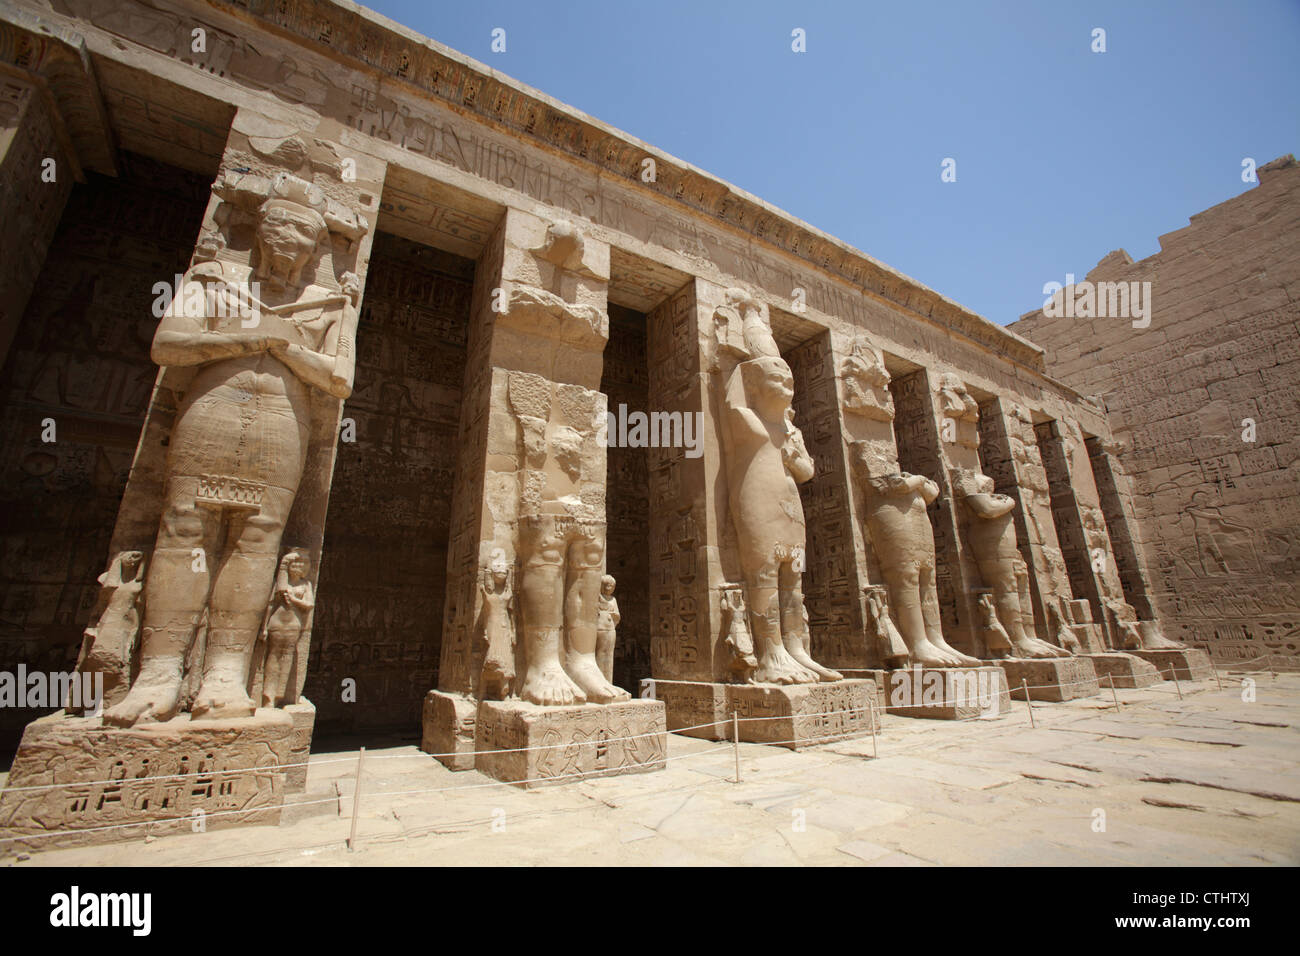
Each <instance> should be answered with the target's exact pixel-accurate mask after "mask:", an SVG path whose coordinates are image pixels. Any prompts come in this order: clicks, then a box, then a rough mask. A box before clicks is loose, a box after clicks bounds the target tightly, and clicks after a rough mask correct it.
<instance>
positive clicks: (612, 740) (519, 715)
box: [474, 700, 668, 787]
mask: <svg viewBox="0 0 1300 956" xmlns="http://www.w3.org/2000/svg"><path fill="white" fill-rule="evenodd" d="M667 747H668V743H667V726H666V717H665V712H664V705H663V704H662V703H661V702H659V701H653V700H627V701H621V702H617V703H611V704H603V705H601V704H576V705H572V706H568V707H557V706H548V707H540V706H538V705H536V704H530V703H528V702H526V701H494V700H487V701H483V702H482V703H481V704H479V709H478V718H477V737H476V753H475V758H474V766H475V769H477V770H479V771H481V772H483V773H485V774H487V775H488V776H490V777H494V778H496V779H497V780H501V781H503V782H505V783H517V784H520V785H523V786H528V787H534V786H542V785H546V784H563V783H573V782H575V781H577V780H580V779H583V778H585V777H589V776H590V777H602V776H607V775H610V774H619V773H640V772H645V771H651V770H662V769H663V767H664V757H665V756H666V755H667V752H668V751H667ZM494 751H505V752H494Z"/></svg>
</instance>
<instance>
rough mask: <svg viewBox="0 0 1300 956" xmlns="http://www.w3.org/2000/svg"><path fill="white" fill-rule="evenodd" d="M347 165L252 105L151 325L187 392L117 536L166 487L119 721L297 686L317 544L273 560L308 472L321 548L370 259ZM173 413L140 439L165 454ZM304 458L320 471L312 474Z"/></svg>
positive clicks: (277, 701) (283, 700)
mask: <svg viewBox="0 0 1300 956" xmlns="http://www.w3.org/2000/svg"><path fill="white" fill-rule="evenodd" d="M356 162H357V160H356V159H355V158H353V159H352V160H351V163H352V168H353V169H355V165H356ZM343 168H344V167H343V161H342V159H341V158H340V156H339V154H338V150H337V147H334V146H332V145H330V144H327V143H324V142H322V141H319V140H312V139H309V138H305V137H303V136H302V135H299V134H296V133H294V132H293V131H292V130H288V131H286V130H284V128H283V127H279V126H277V125H276V124H272V123H269V122H267V121H265V120H261V119H259V118H256V117H252V116H250V115H247V114H241V118H240V119H239V120H237V122H236V126H235V129H233V130H232V133H231V139H230V143H229V144H228V148H227V152H226V155H225V158H224V160H223V164H222V168H221V172H220V173H219V175H218V177H217V180H216V182H215V183H214V185H213V187H212V200H211V203H210V204H209V208H208V214H207V216H206V218H205V221H204V229H203V233H202V235H201V237H200V240H199V243H198V246H197V248H196V251H195V254H194V258H193V262H192V265H191V266H190V268H189V269H188V270H187V271H186V273H185V274H184V276H183V277H181V280H180V283H179V286H178V288H176V289H175V290H174V291H173V292H172V296H171V300H170V302H169V303H167V305H166V309H165V311H164V312H163V314H162V321H161V322H160V323H159V325H158V328H157V332H156V333H155V335H154V340H153V353H152V354H153V358H154V360H155V361H156V362H157V363H158V364H159V365H162V366H164V374H163V375H162V377H161V378H160V389H159V392H160V394H179V395H180V396H181V397H180V400H179V402H178V404H177V406H176V408H175V412H174V418H173V419H172V422H171V427H170V432H169V433H168V434H167V438H166V442H165V444H166V457H165V462H162V463H160V464H159V465H156V466H155V465H151V463H150V459H149V457H148V455H147V454H146V453H145V452H144V451H142V453H141V464H140V467H139V471H140V472H141V474H142V475H148V474H149V472H150V469H151V467H156V468H157V472H156V473H157V475H158V478H157V485H155V486H152V487H153V488H156V489H157V490H156V491H155V490H151V487H150V486H148V485H147V484H146V485H140V486H139V487H137V488H136V489H134V490H133V489H132V488H131V487H128V491H127V495H126V497H125V498H124V501H123V507H122V514H121V515H120V516H119V522H118V528H119V532H118V535H116V536H115V537H121V536H123V535H124V534H139V531H136V530H135V529H138V528H142V527H147V526H148V525H147V522H148V520H149V517H150V516H149V514H148V511H147V510H145V506H144V502H145V501H147V500H148V499H149V497H150V496H151V495H154V496H156V497H153V501H154V502H156V504H155V505H154V507H156V508H157V509H158V511H157V512H155V513H154V515H153V521H154V527H155V528H156V529H157V530H156V538H155V540H154V542H153V549H152V552H151V553H150V558H149V561H148V573H147V577H146V578H145V583H144V588H143V592H142V594H141V595H140V598H139V602H140V604H141V605H142V606H143V611H142V616H143V622H142V630H141V637H140V647H139V658H138V661H137V662H136V664H135V667H136V670H137V671H138V673H137V674H136V676H135V677H134V679H133V682H132V684H131V687H130V690H129V692H128V693H127V694H126V696H125V697H124V698H123V699H121V700H119V701H117V702H116V703H114V704H113V705H112V706H111V707H109V708H108V709H107V710H106V711H105V714H104V720H105V723H107V724H109V725H112V726H119V727H128V726H131V725H133V724H135V723H137V722H141V721H144V722H148V721H162V720H168V719H170V718H171V717H173V716H174V715H176V714H177V713H178V712H180V711H184V710H189V711H191V712H192V714H193V715H194V716H195V717H196V718H199V717H204V718H209V719H228V718H235V717H246V716H251V715H252V713H253V711H254V709H255V707H256V706H257V705H256V703H255V701H254V697H255V696H257V697H260V698H261V703H263V704H270V705H285V704H291V703H294V702H295V701H296V700H297V699H298V695H299V693H300V692H301V686H302V680H303V678H304V677H305V662H306V656H307V645H308V644H309V641H310V620H311V607H312V605H313V603H314V597H313V594H312V590H313V587H314V585H313V582H312V580H311V579H310V578H309V577H308V575H309V573H311V570H312V566H313V564H315V563H316V562H314V561H313V560H312V554H311V551H312V550H313V547H305V548H295V549H294V550H292V551H290V552H289V553H288V554H285V555H284V557H283V566H282V568H281V573H280V575H279V578H280V580H279V581H277V566H279V565H281V547H280V543H281V538H282V536H283V535H284V533H285V529H286V527H287V526H289V525H290V519H291V515H292V514H294V509H295V501H296V499H297V497H298V491H299V485H300V483H303V482H304V481H307V483H308V484H309V485H310V487H311V489H312V493H311V496H310V499H311V500H310V502H309V507H308V508H305V509H302V511H300V513H299V514H298V521H297V526H298V527H299V530H300V531H301V532H302V533H304V535H305V536H309V537H311V538H312V544H313V546H314V547H315V548H318V547H319V540H320V533H321V528H320V525H319V522H320V521H321V520H323V506H324V500H323V499H324V490H323V489H327V488H328V481H329V466H330V463H331V462H332V455H333V432H334V430H335V428H336V427H337V415H338V408H339V401H340V400H341V399H343V398H345V397H346V396H347V395H349V394H350V392H351V388H352V378H353V370H354V366H355V337H356V325H357V318H358V314H357V305H358V300H359V297H360V291H361V281H360V277H359V276H358V275H357V274H356V273H355V272H354V271H351V270H352V269H356V268H364V266H363V265H362V264H359V263H358V256H359V249H358V241H359V240H361V239H362V237H363V236H365V234H366V233H367V232H368V231H369V223H368V221H367V219H366V218H365V216H364V215H362V212H361V208H363V205H362V204H360V203H358V201H357V200H358V197H359V190H360V188H361V187H359V186H358V185H357V184H356V182H355V177H354V176H353V177H351V178H346V177H345V176H344V175H343ZM367 198H368V199H369V201H370V203H372V204H373V202H374V200H373V197H367ZM163 387H170V389H171V391H170V393H164V392H163ZM321 396H323V399H322V398H321ZM156 404H157V403H156ZM163 418H164V410H162V409H161V408H156V409H154V410H151V420H150V422H149V423H147V424H146V430H145V437H144V438H143V439H142V449H152V448H154V447H157V446H155V445H154V443H153V441H152V440H151V439H152V438H153V432H154V429H156V428H162V427H165V424H164V422H163ZM322 433H323V434H322ZM326 435H328V436H329V437H328V438H326V437H325V436H326ZM150 454H152V452H150ZM309 458H311V459H312V461H313V462H314V463H315V464H316V467H317V470H315V471H314V472H307V473H308V474H309V475H310V477H309V478H307V479H304V474H305V471H306V469H305V465H306V462H307V461H308V459H309ZM322 471H323V474H322ZM159 485H160V487H158V486H159ZM307 511H312V512H313V514H312V515H311V516H308V515H307V514H306V512H307ZM316 512H319V514H316ZM123 529H126V530H125V531H124V530H123ZM110 630H111V627H110ZM259 638H262V639H263V641H262V643H261V644H260V645H259V644H258V640H259ZM258 649H260V651H259V650H258ZM89 659H90V660H91V661H92V662H93V660H94V657H93V655H92V656H91V657H90V658H89Z"/></svg>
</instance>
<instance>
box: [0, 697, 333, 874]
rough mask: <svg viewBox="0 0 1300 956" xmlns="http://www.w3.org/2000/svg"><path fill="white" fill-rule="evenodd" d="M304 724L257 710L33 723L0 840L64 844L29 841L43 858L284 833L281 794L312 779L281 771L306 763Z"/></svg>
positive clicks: (1, 805) (1, 802)
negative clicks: (269, 830) (249, 827)
mask: <svg viewBox="0 0 1300 956" xmlns="http://www.w3.org/2000/svg"><path fill="white" fill-rule="evenodd" d="M300 709H301V708H300ZM298 719H299V718H298V715H295V714H293V713H291V712H289V711H287V710H283V709H282V710H270V709H261V710H258V711H257V713H256V714H254V715H253V716H251V717H243V718H236V719H231V720H191V719H189V718H188V717H184V716H182V717H175V718H173V719H172V720H169V721H164V722H155V723H148V724H142V725H140V726H137V727H132V728H127V729H122V728H114V727H106V726H105V725H104V723H103V721H102V719H101V718H98V717H71V716H65V715H63V714H55V715H53V716H51V717H45V718H42V719H40V720H37V721H34V722H33V723H31V724H30V725H28V728H27V731H26V733H24V734H23V740H22V743H21V744H20V745H19V748H18V753H17V755H16V756H15V757H14V763H13V767H12V768H11V769H10V771H9V777H8V780H7V782H6V788H5V790H4V791H3V792H0V833H3V835H4V836H6V837H11V836H15V837H36V836H37V835H40V834H51V833H55V834H58V835H57V836H44V837H42V838H40V839H32V840H30V842H29V844H28V845H30V846H33V847H38V848H39V847H44V846H46V845H50V843H51V841H54V842H56V843H57V844H58V845H72V844H90V843H111V842H116V841H120V840H127V839H139V838H141V837H143V836H145V835H147V834H150V833H176V832H189V831H190V830H191V829H192V827H194V826H203V827H211V828H213V829H217V828H223V827H233V826H241V825H245V824H275V823H278V822H279V820H280V807H281V805H282V804H283V802H284V795H285V793H286V792H287V791H288V790H289V789H292V788H298V789H300V788H301V783H299V781H305V779H306V775H305V768H302V770H301V771H300V772H298V773H297V774H294V777H293V778H292V779H291V778H290V774H291V773H292V772H293V771H291V770H285V769H283V767H284V765H285V764H289V763H296V762H300V761H305V760H306V757H307V748H306V746H305V741H304V740H303V738H302V735H301V733H300V732H299V731H298V729H297V728H296V727H295V723H296V722H297V720H298ZM303 719H305V714H304V715H303ZM306 726H308V727H309V726H310V725H309V724H307V725H306ZM308 732H309V731H308ZM26 787H32V788H41V789H32V790H24V789H23V788H26ZM45 788H48V789H45ZM132 824H139V825H138V826H136V825H132ZM128 825H130V826H128ZM117 827H121V829H115V828H117Z"/></svg>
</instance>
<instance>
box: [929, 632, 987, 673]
mask: <svg viewBox="0 0 1300 956" xmlns="http://www.w3.org/2000/svg"><path fill="white" fill-rule="evenodd" d="M928 636H929V640H930V643H931V644H932V645H934V646H935V647H937V648H938V649H939V650H940V652H942V653H944V654H947V655H948V656H949V657H953V658H956V660H957V663H958V664H960V665H961V666H963V667H979V666H980V664H982V663H983V661H981V660H980V659H979V658H978V657H971V656H970V655H969V654H963V653H962V652H961V651H959V650H957V648H955V647H953V646H952V645H951V644H949V643H948V642H947V641H945V640H944V639H943V637H942V636H940V635H938V634H930V635H928Z"/></svg>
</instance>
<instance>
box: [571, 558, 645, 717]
mask: <svg viewBox="0 0 1300 956" xmlns="http://www.w3.org/2000/svg"><path fill="white" fill-rule="evenodd" d="M603 557H604V547H603V546H602V544H601V543H600V542H599V541H596V540H595V539H593V538H587V537H582V538H579V539H577V540H576V541H573V542H572V543H571V544H570V545H569V560H568V571H567V574H566V576H565V588H564V638H565V640H564V672H565V673H566V674H568V675H569V676H570V677H571V678H573V682H574V683H575V684H577V685H578V686H579V687H580V688H581V689H582V692H583V693H584V694H585V695H586V697H587V700H589V701H591V702H592V703H595V704H608V703H611V702H613V701H616V700H628V699H629V698H630V697H631V696H632V695H631V694H629V693H628V692H627V691H625V690H621V689H619V688H617V687H615V686H614V685H613V684H611V683H610V682H609V681H608V680H606V679H605V675H604V674H602V673H601V670H600V664H599V663H597V661H596V616H597V613H598V611H599V607H598V605H599V601H600V579H601V568H600V562H601V559H602V558H603Z"/></svg>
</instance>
